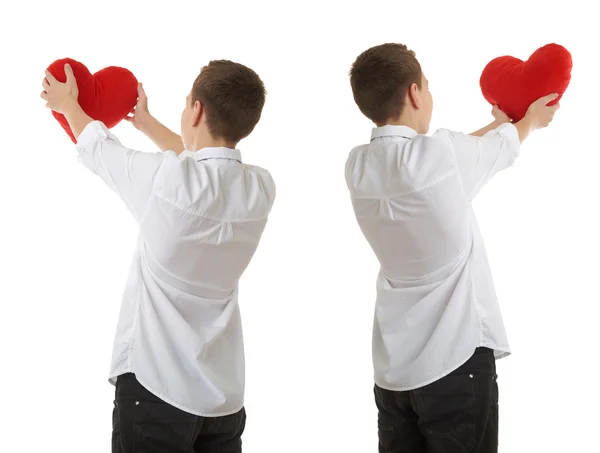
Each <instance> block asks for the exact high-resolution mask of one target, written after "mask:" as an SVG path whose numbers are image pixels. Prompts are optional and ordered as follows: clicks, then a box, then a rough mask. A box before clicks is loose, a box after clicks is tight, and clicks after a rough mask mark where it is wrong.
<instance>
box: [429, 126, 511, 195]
mask: <svg viewBox="0 0 600 453" xmlns="http://www.w3.org/2000/svg"><path fill="white" fill-rule="evenodd" d="M434 136H435V137H440V138H442V139H444V140H446V141H447V143H448V144H449V145H450V146H451V148H452V149H453V151H454V155H455V157H456V160H457V164H458V168H459V172H460V175H461V179H462V181H463V186H464V189H465V192H466V194H467V196H468V198H469V199H470V200H472V199H473V198H475V196H476V195H477V194H478V193H479V191H480V190H481V189H482V188H483V186H485V185H486V184H487V183H488V181H489V180H490V179H492V177H493V176H494V175H495V174H496V173H498V172H500V171H502V170H505V169H506V168H508V167H510V166H512V165H513V164H514V162H515V160H516V158H517V157H518V156H519V153H520V149H521V141H520V140H519V133H518V131H517V128H516V127H515V126H514V124H511V123H506V124H503V125H502V126H500V127H498V128H497V129H494V130H493V131H490V132H488V133H487V134H485V135H484V136H483V137H475V136H472V135H467V134H463V133H460V132H452V131H449V130H447V129H440V130H438V131H436V133H435V134H434Z"/></svg>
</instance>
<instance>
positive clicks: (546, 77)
mask: <svg viewBox="0 0 600 453" xmlns="http://www.w3.org/2000/svg"><path fill="white" fill-rule="evenodd" d="M572 67H573V62H572V59H571V54H570V53H569V51H568V50H567V49H565V48H564V47H563V46H559V45H558V44H548V45H546V46H544V47H541V48H539V49H538V50H536V51H535V52H534V53H533V54H532V55H531V56H530V57H529V59H528V60H527V61H522V60H519V59H518V58H515V57H511V56H503V57H498V58H495V59H494V60H492V61H490V62H489V63H488V64H487V66H486V67H485V69H484V70H483V73H482V74H481V79H480V85H481V91H482V93H483V96H484V97H485V99H486V100H487V101H488V102H489V103H490V104H492V105H498V107H500V110H502V111H503V112H504V113H506V114H507V115H508V117H509V118H510V119H512V120H513V121H519V120H521V119H522V118H523V117H524V116H525V113H526V112H527V109H528V108H529V106H530V105H531V103H532V102H534V101H536V100H537V99H539V98H541V97H543V96H546V95H547V94H551V93H558V95H559V96H558V99H556V100H555V101H552V102H551V103H549V104H548V105H553V104H556V103H557V102H558V101H560V99H561V97H562V95H563V94H564V92H565V90H566V89H567V87H568V86H569V82H570V81H571V69H572Z"/></svg>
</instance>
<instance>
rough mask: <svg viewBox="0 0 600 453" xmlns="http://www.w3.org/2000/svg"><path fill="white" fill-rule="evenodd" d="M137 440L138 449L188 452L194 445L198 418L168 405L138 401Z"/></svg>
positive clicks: (136, 405) (136, 406)
mask: <svg viewBox="0 0 600 453" xmlns="http://www.w3.org/2000/svg"><path fill="white" fill-rule="evenodd" d="M134 404H135V408H136V417H135V440H136V445H137V447H138V448H142V447H144V446H147V445H154V446H158V445H160V446H162V447H163V448H164V449H165V450H168V449H172V450H184V451H185V450H188V449H189V448H190V446H191V445H192V444H193V439H194V431H195V429H196V416H194V415H192V414H188V413H187V412H184V411H182V410H180V409H178V408H176V407H174V406H171V405H170V404H167V403H155V402H146V401H136V402H135V403H134Z"/></svg>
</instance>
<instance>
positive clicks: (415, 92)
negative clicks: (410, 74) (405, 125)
mask: <svg viewBox="0 0 600 453" xmlns="http://www.w3.org/2000/svg"><path fill="white" fill-rule="evenodd" d="M406 94H407V96H408V101H409V102H410V105H411V106H412V107H413V108H414V109H415V110H419V109H420V108H421V104H422V103H421V93H420V92H419V87H418V86H417V84H416V83H413V84H412V85H411V86H409V87H408V92H407V93H406Z"/></svg>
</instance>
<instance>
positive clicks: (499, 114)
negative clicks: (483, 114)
mask: <svg viewBox="0 0 600 453" xmlns="http://www.w3.org/2000/svg"><path fill="white" fill-rule="evenodd" d="M492 116H493V117H494V119H495V120H496V121H495V122H496V123H497V124H504V123H510V122H511V119H510V118H509V117H508V116H507V115H506V113H504V112H503V111H502V110H500V107H498V106H497V105H495V106H493V107H492Z"/></svg>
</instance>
